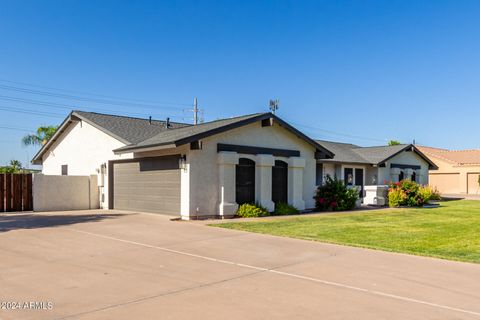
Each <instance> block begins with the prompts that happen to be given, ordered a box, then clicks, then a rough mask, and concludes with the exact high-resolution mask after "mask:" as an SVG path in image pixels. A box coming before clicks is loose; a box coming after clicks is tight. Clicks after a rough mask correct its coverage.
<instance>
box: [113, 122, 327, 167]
mask: <svg viewBox="0 0 480 320" xmlns="http://www.w3.org/2000/svg"><path fill="white" fill-rule="evenodd" d="M270 118H273V119H275V120H276V121H277V122H278V123H279V124H280V125H281V126H283V127H285V128H286V129H287V130H289V131H291V132H292V133H294V134H295V135H297V136H299V137H300V138H302V139H303V140H305V141H306V142H308V143H309V144H311V145H312V146H313V147H315V149H316V150H320V151H321V152H323V153H325V155H326V156H327V157H331V158H333V157H334V156H335V155H334V153H333V152H331V151H330V150H328V149H326V148H324V147H323V146H322V145H320V144H318V143H317V142H316V141H314V140H313V139H311V138H309V137H308V136H306V135H305V134H303V133H302V132H300V131H298V130H297V129H296V128H294V127H293V126H291V125H290V124H288V123H287V122H285V121H283V120H282V119H280V118H278V117H277V116H275V115H274V114H273V113H263V114H260V115H258V116H255V117H251V118H248V119H245V120H241V121H238V122H235V123H231V124H227V125H225V126H223V127H219V128H215V129H211V130H208V131H205V132H201V133H197V134H194V135H191V136H189V137H186V138H183V139H179V140H175V141H168V142H165V143H161V144H151V145H145V146H134V145H132V146H131V147H128V146H127V147H122V148H119V149H116V150H114V153H116V154H117V153H126V152H140V151H139V150H143V149H145V148H153V150H155V149H160V147H161V148H162V149H163V146H164V145H175V146H176V147H179V146H182V145H185V144H188V143H190V142H193V141H197V140H200V139H203V138H206V137H209V136H212V135H215V134H218V133H222V132H225V131H229V130H232V129H235V128H239V127H243V126H245V125H248V124H251V123H254V122H257V121H262V120H265V119H270Z"/></svg>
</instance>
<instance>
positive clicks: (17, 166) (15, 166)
mask: <svg viewBox="0 0 480 320" xmlns="http://www.w3.org/2000/svg"><path fill="white" fill-rule="evenodd" d="M10 167H12V168H13V169H14V170H20V169H22V163H21V162H20V161H18V160H10Z"/></svg>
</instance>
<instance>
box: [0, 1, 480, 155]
mask: <svg viewBox="0 0 480 320" xmlns="http://www.w3.org/2000/svg"><path fill="white" fill-rule="evenodd" d="M479 16H480V1H437V0H435V1H434V0H432V1H419V0H415V1H406V0H401V1H387V0H385V1H279V0H277V1H258V0H257V1H151V2H149V1H130V2H127V1H2V4H1V8H0V109H1V110H0V133H1V137H0V150H1V151H0V164H4V163H5V162H7V161H8V160H10V159H12V158H16V159H18V160H20V161H21V162H23V163H25V162H26V161H27V159H28V158H31V157H32V156H33V154H34V153H35V152H36V149H35V148H24V147H21V145H20V138H21V136H22V135H23V134H25V132H23V131H21V130H32V129H34V128H36V127H38V126H39V125H42V124H58V123H60V122H61V121H62V117H63V116H65V115H67V113H68V110H67V108H66V107H65V106H74V107H75V108H78V109H84V110H98V111H104V110H114V112H116V113H120V114H122V113H125V114H130V115H138V116H145V117H147V116H148V115H150V114H151V115H153V117H154V118H165V117H166V116H168V115H169V116H171V117H172V119H174V120H181V117H183V116H184V112H183V111H182V108H189V106H188V105H189V104H191V103H192V100H193V97H194V96H198V98H199V102H200V107H202V108H204V109H205V119H206V120H213V119H216V118H220V117H228V116H233V115H239V114H246V113H254V112H260V111H267V110H268V109H267V105H268V100H269V99H271V98H278V99H280V103H281V104H280V110H279V112H278V115H279V116H280V117H282V118H284V119H285V120H287V121H290V122H291V123H292V124H294V125H296V126H297V127H298V128H299V129H300V130H302V131H304V132H305V133H307V134H310V135H311V136H312V137H315V138H323V139H329V140H338V141H348V142H353V143H357V144H360V145H378V144H383V143H385V142H386V141H387V140H388V139H398V140H401V141H403V142H411V141H412V140H413V139H416V141H417V143H419V144H424V145H432V146H438V147H446V148H457V149H458V148H479V147H480V139H479V135H480V134H479V125H478V124H479V121H480V104H479V102H480V19H479ZM5 80H6V81H15V82H19V83H26V84H34V85H39V86H41V87H52V88H59V89H62V91H54V90H53V89H47V88H39V87H31V86H27V85H26V84H19V83H12V82H6V81H5ZM12 88H13V89H12ZM18 88H21V89H22V90H21V91H19V90H18ZM23 89H27V90H26V91H25V90H23ZM32 90H37V91H42V92H43V93H42V94H33V93H32ZM66 90H70V91H74V92H68V91H66ZM45 92H54V93H55V94H59V93H60V94H68V95H74V96H82V97H87V100H84V101H82V100H75V99H72V98H71V97H69V98H60V97H58V96H51V95H47V94H45ZM84 93H87V94H84ZM91 93H94V94H100V95H107V96H114V97H119V98H121V99H117V100H120V101H119V102H125V104H124V105H123V106H120V105H110V104H104V103H98V101H97V102H95V101H92V100H94V99H100V98H99V97H98V96H93V95H91ZM12 98H13V99H16V100H15V101H12ZM19 99H20V100H19ZM26 99H30V100H27V101H26ZM88 99H89V100H88ZM127 99H140V100H145V101H150V102H148V104H149V105H154V106H156V108H155V109H153V108H150V107H149V108H146V107H145V106H140V105H138V104H140V102H138V101H131V100H128V101H127ZM42 104H43V105H42ZM53 104H54V105H53ZM142 104H147V103H146V102H142ZM184 105H185V106H184ZM53 106H56V107H55V108H54V107H53ZM62 106H63V108H62ZM12 108H17V109H16V110H17V111H18V109H21V111H22V112H23V113H14V112H11V110H12ZM7 110H10V111H7ZM25 110H33V111H35V112H37V113H38V112H42V113H48V115H45V114H42V115H35V114H32V113H31V112H29V111H25ZM187 115H188V114H187V113H185V116H187ZM188 116H189V115H188ZM185 121H190V120H189V119H186V120H185ZM5 127H9V129H7V128H5ZM12 128H13V129H12Z"/></svg>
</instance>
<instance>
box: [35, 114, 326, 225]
mask: <svg viewBox="0 0 480 320" xmlns="http://www.w3.org/2000/svg"><path fill="white" fill-rule="evenodd" d="M332 157H333V153H332V152H330V151H329V150H328V149H326V148H324V147H323V146H321V145H320V144H319V143H318V142H316V141H314V140H313V139H311V138H309V137H307V136H306V135H304V134H303V133H301V132H300V131H298V130H297V129H295V128H294V127H292V126H291V125H289V124H288V123H286V122H285V121H283V120H281V119H280V118H278V117H277V116H275V115H274V114H271V113H258V114H252V115H246V116H240V117H235V118H229V119H223V120H217V121H212V122H207V123H203V124H199V125H195V126H194V125H188V124H180V123H172V122H169V121H153V120H149V119H137V118H130V117H121V116H114V115H105V114H99V113H92V112H82V111H73V112H72V113H71V114H70V115H69V116H68V117H67V118H66V119H65V121H64V122H63V123H62V124H61V125H60V127H59V129H58V131H57V133H56V134H55V135H54V136H53V137H52V139H51V140H50V141H49V142H48V143H47V144H45V145H44V146H43V147H42V148H41V150H40V151H39V152H38V153H37V155H35V157H34V159H33V163H35V164H41V165H42V166H43V170H42V172H43V174H44V175H62V174H63V175H85V176H87V175H91V174H98V175H99V181H101V182H100V183H99V186H100V187H99V188H100V195H101V196H100V207H102V208H109V209H124V210H132V211H150V212H160V213H165V214H172V215H177V216H178V215H179V214H180V215H181V217H182V218H184V219H192V218H203V217H207V216H219V217H231V216H233V215H234V214H235V213H236V210H237V207H238V204H239V203H245V202H258V203H260V204H261V205H262V206H264V207H266V208H268V209H269V210H273V209H274V204H275V203H276V202H288V203H291V204H293V205H294V206H296V207H297V208H298V209H301V210H303V209H305V208H313V207H314V200H313V195H314V192H315V188H316V180H315V170H316V163H317V159H324V158H332Z"/></svg>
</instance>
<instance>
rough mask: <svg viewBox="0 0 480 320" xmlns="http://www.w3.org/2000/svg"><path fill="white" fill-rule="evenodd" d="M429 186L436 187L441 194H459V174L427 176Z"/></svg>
mask: <svg viewBox="0 0 480 320" xmlns="http://www.w3.org/2000/svg"><path fill="white" fill-rule="evenodd" d="M429 185H430V186H432V187H436V188H437V189H438V190H439V191H440V192H441V193H459V192H460V190H461V188H460V174H459V173H435V174H430V176H429Z"/></svg>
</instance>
